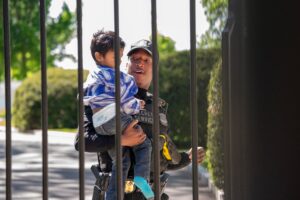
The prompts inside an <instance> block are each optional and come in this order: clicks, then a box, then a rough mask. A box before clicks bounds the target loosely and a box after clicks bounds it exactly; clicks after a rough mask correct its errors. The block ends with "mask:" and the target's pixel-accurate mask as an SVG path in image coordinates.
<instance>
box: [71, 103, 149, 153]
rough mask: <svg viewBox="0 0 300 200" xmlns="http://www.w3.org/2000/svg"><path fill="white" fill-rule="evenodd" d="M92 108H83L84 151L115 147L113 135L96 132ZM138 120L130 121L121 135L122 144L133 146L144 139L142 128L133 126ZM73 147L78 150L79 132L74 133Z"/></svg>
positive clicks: (104, 149) (99, 150)
mask: <svg viewBox="0 0 300 200" xmlns="http://www.w3.org/2000/svg"><path fill="white" fill-rule="evenodd" d="M92 115H93V114H92V110H91V109H90V107H86V108H85V116H84V140H85V151H86V152H101V151H107V150H109V149H112V148H114V147H115V136H106V135H100V134H97V133H96V130H95V129H94V127H93V123H92ZM137 123H138V121H136V120H135V121H133V122H131V123H130V124H129V125H128V126H127V128H126V129H125V130H124V131H123V134H122V135H121V145H122V146H129V147H131V146H135V145H138V144H140V143H142V142H143V141H144V140H145V139H146V135H145V133H144V132H143V131H142V130H139V129H136V128H134V126H135V125H136V124H137ZM75 149H76V150H77V151H78V150H79V134H77V135H76V139H75Z"/></svg>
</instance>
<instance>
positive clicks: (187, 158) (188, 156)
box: [167, 147, 205, 170]
mask: <svg viewBox="0 0 300 200" xmlns="http://www.w3.org/2000/svg"><path fill="white" fill-rule="evenodd" d="M180 154H181V160H180V162H179V163H178V164H176V165H173V164H168V167H167V170H177V169H181V168H183V167H186V166H188V165H189V164H190V163H191V161H192V148H191V149H190V150H189V151H188V152H181V153H180ZM204 158H205V150H204V149H203V147H198V148H197V162H198V163H199V164H201V163H202V162H203V160H204Z"/></svg>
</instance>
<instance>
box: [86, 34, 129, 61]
mask: <svg viewBox="0 0 300 200" xmlns="http://www.w3.org/2000/svg"><path fill="white" fill-rule="evenodd" d="M119 40H120V48H122V49H124V47H125V42H124V41H123V39H122V38H121V37H119ZM114 41H115V32H113V31H104V30H103V29H102V30H100V31H97V32H96V33H94V34H93V38H92V41H91V53H92V56H93V58H94V60H95V62H97V61H96V58H95V53H96V52H99V53H101V54H102V55H103V56H105V54H106V53H107V52H108V51H109V50H112V49H114Z"/></svg>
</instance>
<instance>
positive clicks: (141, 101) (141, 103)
mask: <svg viewBox="0 0 300 200" xmlns="http://www.w3.org/2000/svg"><path fill="white" fill-rule="evenodd" d="M145 104H146V103H145V101H143V100H140V105H141V109H144V108H145Z"/></svg>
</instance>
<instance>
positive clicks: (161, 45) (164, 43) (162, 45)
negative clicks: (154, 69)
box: [149, 33, 176, 58]
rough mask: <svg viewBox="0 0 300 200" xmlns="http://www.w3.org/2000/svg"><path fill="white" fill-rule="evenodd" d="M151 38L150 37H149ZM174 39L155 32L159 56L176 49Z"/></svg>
mask: <svg viewBox="0 0 300 200" xmlns="http://www.w3.org/2000/svg"><path fill="white" fill-rule="evenodd" d="M149 38H150V40H152V37H151V36H150V37H149ZM175 43H176V42H175V41H174V40H173V39H172V38H170V37H169V36H164V35H163V34H161V33H157V49H158V52H159V57H160V58H162V57H164V56H166V55H168V54H171V53H173V52H175V51H176V48H175Z"/></svg>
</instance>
